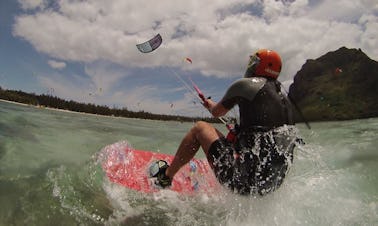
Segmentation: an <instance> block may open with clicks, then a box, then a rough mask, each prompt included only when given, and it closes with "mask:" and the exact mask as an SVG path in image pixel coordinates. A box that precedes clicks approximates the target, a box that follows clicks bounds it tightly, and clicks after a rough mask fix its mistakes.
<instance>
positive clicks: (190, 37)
mask: <svg viewBox="0 0 378 226" xmlns="http://www.w3.org/2000/svg"><path fill="white" fill-rule="evenodd" d="M19 2H20V4H21V5H22V7H23V8H24V9H31V8H39V10H36V11H34V12H29V11H26V12H25V13H24V14H22V15H19V16H17V17H16V19H15V24H14V27H13V34H14V35H15V36H16V37H20V38H23V39H25V40H27V41H28V42H30V43H31V44H32V45H33V46H34V48H35V49H36V50H38V51H39V52H42V53H45V54H47V55H49V56H50V57H53V58H55V59H59V60H62V61H65V60H69V61H74V62H75V61H76V62H85V64H86V65H91V66H90V67H87V68H86V73H87V75H88V76H89V78H90V79H91V84H92V86H93V87H92V89H95V88H99V87H100V86H102V87H103V89H109V88H110V87H112V86H113V85H114V84H116V83H117V81H119V80H120V79H122V78H124V76H126V75H125V72H121V71H118V72H116V71H111V73H110V75H109V76H103V75H104V74H106V73H108V71H109V70H111V67H102V66H95V65H96V64H97V63H98V62H110V63H115V64H118V65H122V66H123V67H124V68H125V70H127V69H129V68H138V67H155V66H156V67H160V66H176V67H182V68H183V69H185V70H189V69H190V70H193V71H194V70H196V71H199V72H201V73H202V75H204V76H214V77H218V78H219V77H232V76H241V75H242V74H243V73H244V70H245V65H246V63H247V59H248V56H249V55H250V54H251V53H252V52H254V51H256V50H257V49H259V48H271V49H275V50H277V51H278V52H279V53H280V54H281V55H282V58H283V61H284V67H283V72H282V75H281V77H280V80H281V81H283V82H285V84H288V83H289V82H288V81H291V79H292V78H293V76H294V75H295V73H296V72H297V71H298V70H299V69H300V68H301V66H302V65H303V63H305V61H306V59H310V58H317V57H319V56H321V55H323V54H324V53H326V52H328V51H334V50H336V49H338V48H340V47H341V46H346V47H349V48H361V49H362V50H363V51H364V52H366V53H367V55H368V56H370V57H371V58H373V59H378V47H377V46H378V33H377V32H378V4H377V2H376V1H375V0H355V1H349V0H340V1H334V0H324V1H311V0H297V1H276V0H266V1H259V0H250V1H247V0H237V1H229V0H219V1H210V2H207V3H206V4H204V3H203V1H201V0H192V1H186V2H185V3H183V2H180V1H173V0H161V1H158V2H151V1H147V0H138V1H124V0H113V1H101V0H87V1H81V0H60V1H58V2H57V3H56V4H55V5H54V7H53V8H51V7H50V8H48V7H47V4H45V3H44V1H42V0H39V1H38V0H34V1H32V0H19ZM156 33H160V34H161V35H162V37H163V44H162V45H161V47H160V48H159V49H158V50H156V51H154V52H152V53H150V54H142V53H140V52H138V50H137V48H136V47H135V45H136V44H137V43H140V42H144V41H146V40H148V39H149V38H151V37H152V36H153V35H155V34H156ZM187 56H189V57H191V58H192V59H193V64H192V65H190V67H188V66H187V65H185V64H184V63H183V61H182V59H183V58H184V57H187ZM130 76H131V75H130ZM144 88H146V87H144ZM146 90H148V92H146V93H147V94H150V95H154V92H153V89H152V88H151V87H150V88H148V89H147V88H146ZM123 94H125V93H123ZM118 95H121V93H118ZM125 95H126V94H125ZM127 95H128V97H127V98H126V100H128V101H129V102H130V103H131V102H132V97H133V95H131V94H130V93H127ZM130 95H131V96H130ZM148 98H151V97H147V96H146V99H148ZM156 98H157V97H156ZM156 98H155V99H154V98H152V100H153V101H152V102H151V103H150V104H149V105H150V106H154V107H156V109H154V110H157V109H158V106H155V105H154V103H158V102H159V101H160V102H161V100H158V99H156ZM133 101H135V100H133ZM133 103H136V102H133ZM162 103H164V100H163V102H162ZM164 104H168V102H167V103H164Z"/></svg>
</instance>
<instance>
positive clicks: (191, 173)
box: [100, 142, 221, 194]
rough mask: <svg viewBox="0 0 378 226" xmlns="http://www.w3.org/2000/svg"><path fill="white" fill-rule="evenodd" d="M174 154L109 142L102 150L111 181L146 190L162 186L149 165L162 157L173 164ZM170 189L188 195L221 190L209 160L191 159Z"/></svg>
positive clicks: (175, 178) (107, 173) (156, 189)
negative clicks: (153, 175)
mask: <svg viewBox="0 0 378 226" xmlns="http://www.w3.org/2000/svg"><path fill="white" fill-rule="evenodd" d="M173 157H174V156H173V155H168V154H163V153H157V152H151V151H142V150H135V149H133V148H131V146H130V145H129V144H128V143H127V142H118V143H115V144H111V145H108V146H106V147H105V148H104V149H103V150H102V151H101V153H100V161H101V164H102V168H103V170H104V171H105V173H106V176H107V177H108V178H109V180H110V181H111V182H114V183H118V184H120V185H122V186H125V187H127V188H129V189H132V190H136V191H140V192H144V193H153V192H157V191H160V190H161V189H162V188H160V187H159V186H157V185H155V183H154V182H155V180H156V179H155V178H150V177H149V174H148V170H149V167H150V165H151V164H152V163H153V162H155V161H156V160H159V159H161V160H165V161H167V162H168V163H170V162H172V160H173ZM168 189H170V190H172V191H175V192H178V193H185V194H194V193H199V192H202V193H207V194H210V193H213V192H215V191H219V190H220V189H221V185H220V184H219V182H218V180H217V179H216V178H215V175H214V172H213V171H212V169H211V167H210V165H209V163H208V162H207V160H206V159H203V160H201V159H192V160H191V161H190V162H189V163H188V164H186V165H185V166H184V167H182V168H181V169H180V171H179V172H177V174H176V175H175V177H174V179H173V181H172V185H171V186H170V187H169V188H168Z"/></svg>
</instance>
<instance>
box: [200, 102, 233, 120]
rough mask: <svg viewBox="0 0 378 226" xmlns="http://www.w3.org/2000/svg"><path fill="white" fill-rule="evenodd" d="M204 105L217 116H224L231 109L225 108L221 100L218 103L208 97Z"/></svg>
mask: <svg viewBox="0 0 378 226" xmlns="http://www.w3.org/2000/svg"><path fill="white" fill-rule="evenodd" d="M204 106H205V108H207V109H208V110H209V112H210V113H211V114H212V115H213V116H214V117H215V118H218V117H221V116H224V115H225V114H226V113H227V112H228V111H229V109H227V108H225V107H224V106H223V104H221V103H220V102H219V103H216V102H214V101H212V100H211V99H207V100H206V102H205V103H204Z"/></svg>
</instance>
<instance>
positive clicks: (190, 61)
mask: <svg viewBox="0 0 378 226" xmlns="http://www.w3.org/2000/svg"><path fill="white" fill-rule="evenodd" d="M185 60H186V61H187V62H189V63H193V61H192V59H190V58H189V57H185Z"/></svg>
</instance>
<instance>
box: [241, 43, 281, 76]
mask: <svg viewBox="0 0 378 226" xmlns="http://www.w3.org/2000/svg"><path fill="white" fill-rule="evenodd" d="M281 67H282V61H281V57H280V55H278V53H277V52H275V51H273V50H268V49H260V50H258V51H257V52H256V53H255V54H254V55H252V56H250V59H249V62H248V66H247V71H246V72H245V75H244V77H246V78H248V77H253V76H263V77H269V78H274V79H277V78H278V75H279V74H280V72H281Z"/></svg>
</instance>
